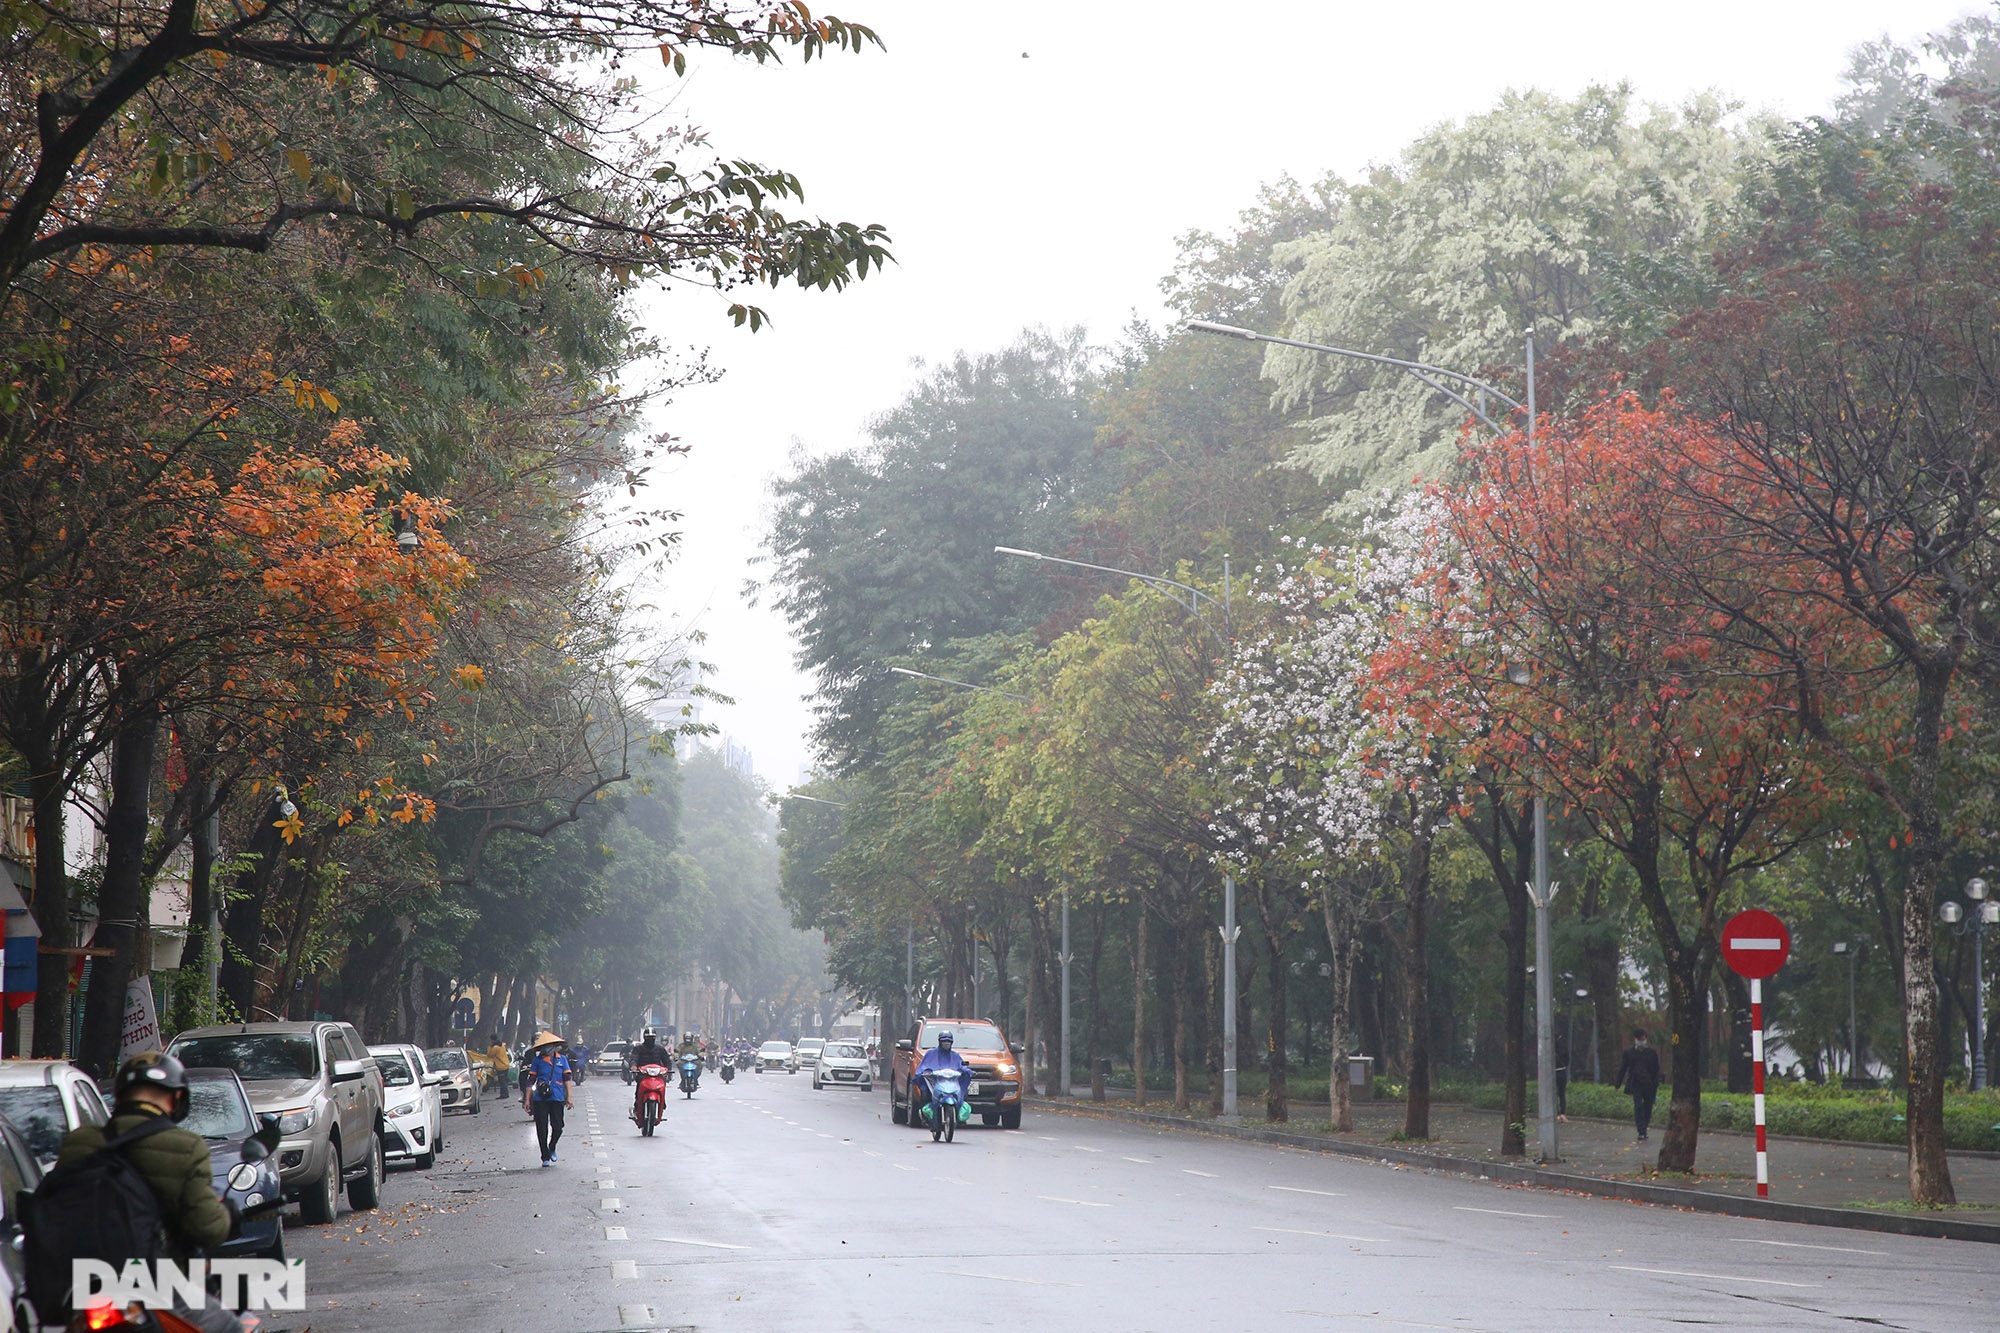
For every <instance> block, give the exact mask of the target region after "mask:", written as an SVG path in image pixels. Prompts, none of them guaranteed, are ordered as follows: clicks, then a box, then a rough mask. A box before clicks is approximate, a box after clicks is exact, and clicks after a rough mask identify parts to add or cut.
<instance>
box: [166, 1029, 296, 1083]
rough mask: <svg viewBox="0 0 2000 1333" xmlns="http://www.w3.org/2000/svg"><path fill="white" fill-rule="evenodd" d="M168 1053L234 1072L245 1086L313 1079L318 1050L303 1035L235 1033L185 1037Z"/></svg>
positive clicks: (185, 1061)
mask: <svg viewBox="0 0 2000 1333" xmlns="http://www.w3.org/2000/svg"><path fill="white" fill-rule="evenodd" d="M168 1054H170V1055H172V1056H173V1057H174V1058H175V1059H176V1060H179V1061H180V1062H181V1063H182V1064H184V1065H188V1066H195V1065H201V1066H204V1067H206V1068H210V1069H233V1070H235V1071H236V1074H237V1077H239V1078H241V1079H242V1080H243V1081H244V1082H245V1083H256V1082H258V1081H259V1080H269V1079H297V1078H313V1077H315V1076H317V1075H318V1073H319V1047H318V1044H317V1043H316V1042H314V1041H313V1039H312V1035H311V1034H310V1033H305V1032H238V1033H233V1034H231V1035H229V1036H224V1037H188V1038H186V1039H184V1040H182V1041H177V1042H175V1043H174V1044H173V1047H172V1049H171V1050H169V1051H168Z"/></svg>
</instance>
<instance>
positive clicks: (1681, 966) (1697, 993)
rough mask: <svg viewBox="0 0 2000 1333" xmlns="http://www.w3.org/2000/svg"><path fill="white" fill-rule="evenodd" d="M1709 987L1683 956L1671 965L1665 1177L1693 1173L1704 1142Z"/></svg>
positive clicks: (1671, 959)
mask: <svg viewBox="0 0 2000 1333" xmlns="http://www.w3.org/2000/svg"><path fill="white" fill-rule="evenodd" d="M1707 1011H1708V986H1707V984H1706V982H1705V980H1704V979H1703V978H1702V977H1701V975H1700V974H1699V971H1698V970H1697V968H1696V966H1695V960H1694V959H1693V958H1692V957H1691V956H1689V954H1688V953H1686V952H1683V953H1682V955H1681V957H1680V958H1678V959H1676V958H1674V957H1673V956H1671V955H1669V957H1668V959H1667V1016H1668V1019H1669V1020H1670V1021H1671V1022H1672V1024H1673V1029H1674V1031H1673V1038H1672V1040H1673V1068H1672V1070H1671V1071H1669V1078H1670V1080H1671V1082H1670V1085H1669V1086H1670V1088H1671V1094H1670V1096H1669V1098H1668V1101H1667V1132H1666V1136H1665V1137H1664V1138H1663V1139H1662V1140H1661V1142H1660V1157H1659V1168H1660V1170H1662V1171H1683V1172H1685V1171H1692V1170H1694V1162H1695V1150H1696V1147H1697V1146H1698V1144H1699V1142H1700V1138H1701V1064H1702V1039H1703V1037H1704V1036H1705V1034H1706V1033H1707V1031H1708V1012H1707Z"/></svg>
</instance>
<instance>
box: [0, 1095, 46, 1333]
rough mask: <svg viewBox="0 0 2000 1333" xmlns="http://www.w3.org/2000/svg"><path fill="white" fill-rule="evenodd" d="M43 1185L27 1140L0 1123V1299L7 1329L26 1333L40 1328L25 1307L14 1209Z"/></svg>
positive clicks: (25, 1284) (18, 1217)
mask: <svg viewBox="0 0 2000 1333" xmlns="http://www.w3.org/2000/svg"><path fill="white" fill-rule="evenodd" d="M41 1183H42V1164H41V1163H40V1162H38V1161H36V1160H35V1151H34V1149H32V1148H30V1147H29V1146H28V1140H27V1139H26V1138H24V1137H22V1135H21V1131H20V1130H18V1129H15V1128H14V1126H13V1125H11V1124H9V1123H8V1122H7V1121H6V1120H4V1119H0V1299H4V1300H5V1301H6V1303H7V1311H8V1313H9V1315H10V1316H11V1322H10V1324H9V1325H8V1327H9V1328H11V1329H14V1330H18V1331H19V1333H26V1331H27V1330H31V1329H38V1328H40V1327H41V1324H40V1323H39V1322H37V1320H36V1318H35V1311H34V1308H33V1307H32V1306H30V1305H29V1304H28V1268H27V1260H26V1258H25V1257H24V1255H23V1253H22V1248H23V1246H22V1231H21V1214H20V1210H19V1208H18V1207H17V1206H16V1202H15V1201H16V1200H17V1199H19V1198H20V1196H21V1191H23V1190H32V1189H34V1188H35V1187H36V1186H37V1185H39V1184H41Z"/></svg>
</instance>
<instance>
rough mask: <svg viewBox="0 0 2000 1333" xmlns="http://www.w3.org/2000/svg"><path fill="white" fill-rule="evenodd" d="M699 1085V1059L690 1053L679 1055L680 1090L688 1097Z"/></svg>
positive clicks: (691, 1095)
mask: <svg viewBox="0 0 2000 1333" xmlns="http://www.w3.org/2000/svg"><path fill="white" fill-rule="evenodd" d="M700 1085H701V1061H700V1060H698V1059H696V1058H695V1057H694V1056H692V1055H683V1056H682V1057H681V1091H682V1092H684V1093H686V1094H687V1095H688V1096H689V1097H693V1096H694V1090H695V1089H696V1088H697V1087H699V1086H700Z"/></svg>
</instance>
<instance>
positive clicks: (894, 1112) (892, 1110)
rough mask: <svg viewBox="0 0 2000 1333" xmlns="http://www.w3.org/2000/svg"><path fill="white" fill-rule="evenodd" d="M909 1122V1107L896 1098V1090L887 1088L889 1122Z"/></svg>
mask: <svg viewBox="0 0 2000 1333" xmlns="http://www.w3.org/2000/svg"><path fill="white" fill-rule="evenodd" d="M909 1122H910V1108H909V1107H907V1106H905V1105H903V1104H902V1103H901V1102H899V1101H897V1100H896V1090H895V1089H894V1088H890V1089H889V1123H890V1124H892V1125H907V1124H908V1123H909Z"/></svg>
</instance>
